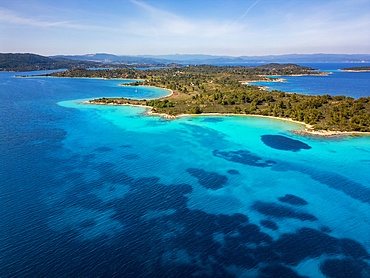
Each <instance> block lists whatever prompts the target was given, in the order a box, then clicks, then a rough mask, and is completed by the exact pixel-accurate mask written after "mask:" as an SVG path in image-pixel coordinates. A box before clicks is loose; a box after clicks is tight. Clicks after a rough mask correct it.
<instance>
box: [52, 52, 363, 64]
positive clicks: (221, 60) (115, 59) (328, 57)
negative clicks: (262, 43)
mask: <svg viewBox="0 0 370 278" xmlns="http://www.w3.org/2000/svg"><path fill="white" fill-rule="evenodd" d="M51 58H68V59H73V60H83V61H95V62H102V63H113V64H121V63H124V64H151V65H157V64H169V63H180V64H211V65H217V64H247V63H349V62H354V63H355V62H356V63H360V62H367V63H369V62H370V54H286V55H267V56H239V57H232V56H214V55H205V54H171V55H138V56H119V55H113V54H107V53H96V54H86V55H69V56H67V55H58V56H52V57H51Z"/></svg>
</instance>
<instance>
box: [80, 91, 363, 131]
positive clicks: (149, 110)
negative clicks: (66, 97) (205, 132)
mask: <svg viewBox="0 0 370 278" xmlns="http://www.w3.org/2000/svg"><path fill="white" fill-rule="evenodd" d="M155 88H158V87H155ZM167 90H169V89H167ZM169 91H171V93H172V94H173V92H172V90H169ZM163 98H165V97H163ZM83 104H93V105H102V106H132V107H142V108H146V109H147V111H146V112H145V115H147V116H155V117H162V118H164V119H166V120H176V119H178V118H182V117H202V116H205V117H207V116H222V117H224V116H230V117H258V118H266V119H272V120H280V121H285V122H290V123H295V124H298V125H301V126H303V127H304V128H303V129H297V130H294V131H292V132H293V133H296V134H299V135H302V136H315V137H316V136H317V137H326V138H327V137H343V136H370V132H360V131H336V130H314V129H313V127H312V126H311V125H309V124H306V123H304V122H300V121H296V120H293V119H291V118H280V117H274V116H264V115H253V114H236V113H201V114H179V115H176V116H175V115H169V114H166V113H158V112H153V111H152V110H153V107H152V106H147V105H139V104H131V103H121V104H114V103H109V104H106V103H104V104H103V103H99V102H91V101H85V102H83Z"/></svg>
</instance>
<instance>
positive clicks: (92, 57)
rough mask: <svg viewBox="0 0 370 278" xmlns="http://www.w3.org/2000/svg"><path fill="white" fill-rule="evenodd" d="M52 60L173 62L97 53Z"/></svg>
mask: <svg viewBox="0 0 370 278" xmlns="http://www.w3.org/2000/svg"><path fill="white" fill-rule="evenodd" d="M50 58H64V59H71V60H79V61H94V62H101V63H106V64H113V65H114V64H126V65H138V64H139V65H156V66H158V65H159V64H163V65H164V64H168V63H171V62H172V61H171V60H166V59H162V58H160V57H153V58H152V57H144V56H118V55H114V54H107V53H96V54H86V55H57V56H50Z"/></svg>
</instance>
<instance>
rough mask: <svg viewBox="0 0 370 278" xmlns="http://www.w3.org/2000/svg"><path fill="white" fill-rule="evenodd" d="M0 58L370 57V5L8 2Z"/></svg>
mask: <svg viewBox="0 0 370 278" xmlns="http://www.w3.org/2000/svg"><path fill="white" fill-rule="evenodd" d="M0 52H2V53H4V52H32V53H38V54H42V55H54V54H86V53H97V52H104V53H112V54H117V55H140V54H175V53H180V54H200V53H201V54H212V55H229V56H242V55H270V54H275V55H276V54H288V53H349V54H356V53H357V54H361V53H362V54H364V53H367V54H368V53H370V0H213V1H211V0H182V1H180V0H106V1H97V0H63V1H59V0H55V1H51V0H26V1H25V0H0Z"/></svg>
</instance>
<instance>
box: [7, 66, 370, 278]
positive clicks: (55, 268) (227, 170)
mask: <svg viewBox="0 0 370 278" xmlns="http://www.w3.org/2000/svg"><path fill="white" fill-rule="evenodd" d="M351 65H352V66H354V65H353V64H351ZM317 66H318V67H322V69H324V70H330V71H332V72H333V73H332V74H331V75H329V76H326V77H322V76H316V77H286V79H287V82H285V83H279V84H278V83H273V84H270V85H271V88H274V87H273V86H283V87H279V89H282V90H287V91H290V90H288V89H289V88H290V86H291V88H292V90H291V91H293V92H300V93H306V94H334V95H335V94H337V93H338V94H344V95H347V96H352V97H354V98H359V97H364V96H370V91H369V88H370V86H369V80H370V73H348V72H346V73H345V72H341V71H338V69H339V68H341V67H343V64H330V65H328V64H322V65H317ZM40 73H43V72H26V73H14V72H1V73H0V155H1V156H0V277H2V278H5V277H370V175H369V169H370V137H369V136H339V137H328V138H327V137H315V136H304V135H302V134H299V133H297V131H299V130H301V129H303V128H304V127H303V126H301V125H299V124H296V123H293V122H288V121H282V120H276V119H269V118H262V117H248V116H202V115H200V116H186V117H180V118H178V119H175V120H167V119H164V118H162V117H160V116H149V115H147V114H146V112H147V110H146V108H144V107H132V106H99V105H91V104H86V103H85V101H86V100H88V99H91V98H97V97H113V96H114V97H129V98H137V99H154V98H158V97H163V96H166V95H167V94H168V91H166V90H163V89H159V88H151V87H139V88H138V90H136V89H135V88H134V87H129V86H118V85H119V84H122V83H127V82H130V80H113V79H110V80H104V79H87V78H53V77H32V76H31V75H34V74H35V75H36V74H40ZM18 75H27V77H19V76H18ZM131 81H132V80H131ZM284 86H287V87H284Z"/></svg>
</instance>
